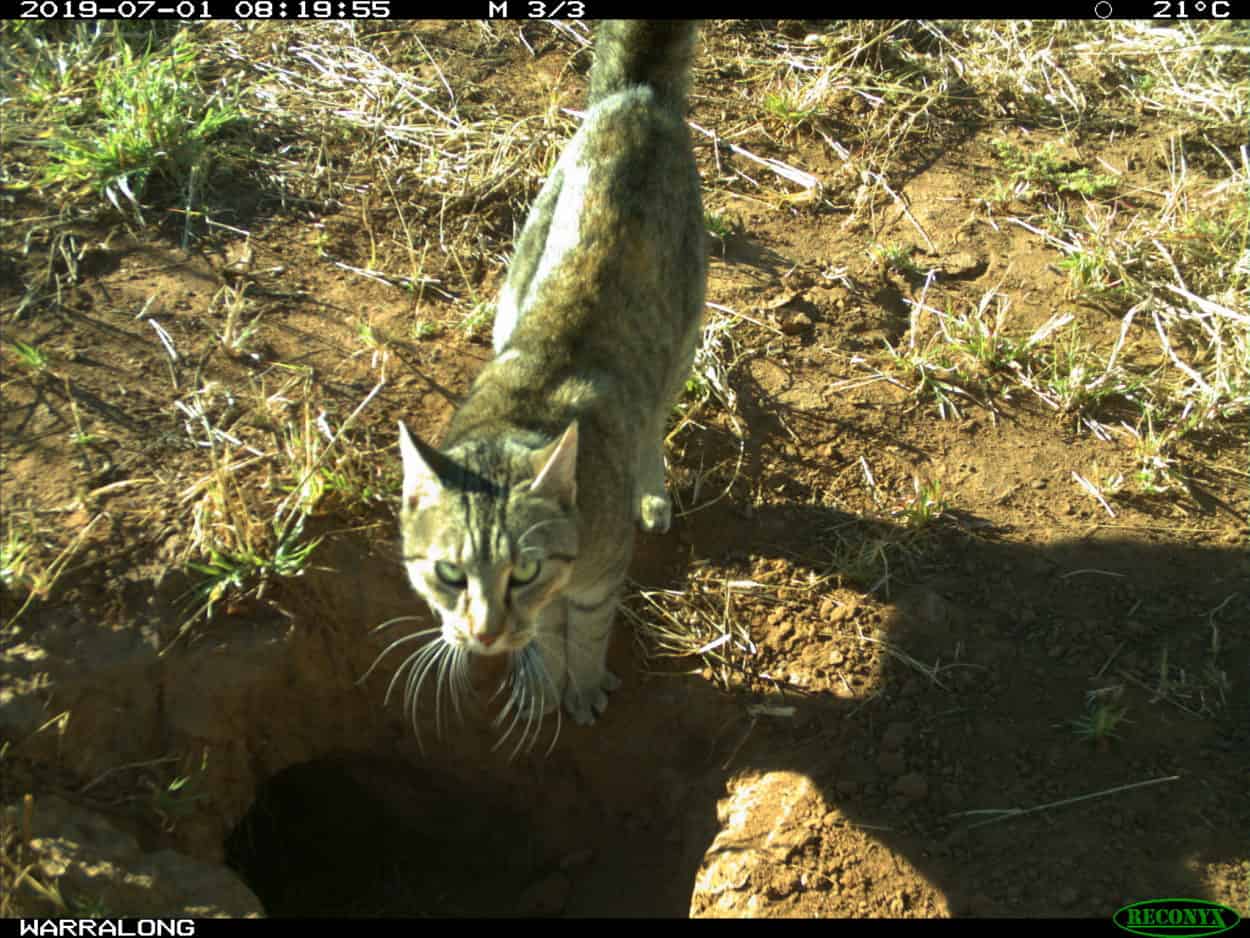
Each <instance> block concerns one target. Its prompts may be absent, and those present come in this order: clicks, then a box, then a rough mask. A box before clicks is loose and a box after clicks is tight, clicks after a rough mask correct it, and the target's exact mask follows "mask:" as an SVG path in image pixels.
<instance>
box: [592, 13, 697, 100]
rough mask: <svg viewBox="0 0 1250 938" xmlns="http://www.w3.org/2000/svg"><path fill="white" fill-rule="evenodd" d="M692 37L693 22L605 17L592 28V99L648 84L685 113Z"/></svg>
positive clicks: (657, 94)
mask: <svg viewBox="0 0 1250 938" xmlns="http://www.w3.org/2000/svg"><path fill="white" fill-rule="evenodd" d="M694 36H695V23H694V21H693V20H604V21H603V22H601V23H600V24H599V25H598V26H597V27H596V34H595V64H594V66H593V67H592V68H591V70H590V103H591V104H592V105H593V104H595V103H596V102H598V101H600V100H602V99H603V98H606V97H608V96H609V95H612V94H616V93H617V92H618V91H624V90H625V89H626V88H630V87H634V86H637V85H646V86H648V87H650V88H651V89H652V90H653V91H654V92H655V94H656V96H657V97H658V98H660V99H661V100H663V101H664V102H666V103H668V104H670V105H672V106H673V107H675V108H676V109H677V110H678V111H679V112H683V113H684V112H685V109H686V89H687V86H688V84H689V81H690V63H691V60H692V59H693V58H694Z"/></svg>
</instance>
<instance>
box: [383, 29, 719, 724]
mask: <svg viewBox="0 0 1250 938" xmlns="http://www.w3.org/2000/svg"><path fill="white" fill-rule="evenodd" d="M694 40H695V28H694V26H693V24H691V23H679V22H639V21H631V22H605V23H602V24H601V25H599V26H598V31H597V36H596V46H595V62H594V66H593V68H592V69H591V73H590V107H589V110H588V111H587V113H586V115H585V118H584V120H583V122H582V125H581V127H580V129H579V130H578V132H577V134H576V135H575V136H574V137H573V139H572V140H571V141H570V143H569V144H568V146H567V148H566V149H565V151H564V153H563V155H562V156H561V158H560V160H559V162H558V163H557V164H556V167H555V169H554V170H553V171H552V173H551V176H550V178H548V179H547V181H546V183H545V185H544V186H543V188H542V190H541V191H540V192H539V194H538V198H537V200H536V201H535V203H534V205H533V207H532V209H531V211H530V214H529V218H528V220H527V221H526V223H525V227H524V229H523V230H522V232H521V236H520V239H519V241H518V242H517V245H516V254H515V256H514V257H513V259H512V263H511V266H510V268H509V271H508V276H507V279H506V282H505V284H504V287H503V289H502V291H501V293H500V296H499V300H498V305H497V309H496V313H495V327H494V348H495V356H496V357H495V358H494V359H493V360H492V361H491V362H490V363H489V364H488V365H487V366H486V368H485V369H484V370H483V371H482V373H481V374H480V375H479V376H478V378H477V380H476V381H475V382H474V384H473V386H472V387H471V388H470V390H469V393H468V395H467V397H466V398H465V400H464V402H463V404H462V405H461V406H460V408H459V409H458V410H457V411H456V413H455V415H454V417H453V418H452V420H451V423H450V425H449V427H448V429H447V432H446V435H445V438H444V440H443V443H442V447H441V448H440V449H439V450H435V449H434V448H432V447H431V446H429V445H427V444H426V443H424V442H422V441H421V440H419V439H415V438H413V437H412V436H411V435H410V434H409V433H408V431H407V429H406V428H405V427H404V425H403V423H402V422H401V423H400V428H399V430H400V432H399V443H400V450H401V452H402V454H403V468H404V482H403V502H402V505H401V515H400V528H401V533H402V538H403V559H404V562H405V565H406V567H407V570H408V575H409V578H410V579H411V581H412V585H413V587H414V588H415V589H416V591H417V592H418V593H419V594H420V595H421V596H422V597H423V598H424V599H425V600H426V601H427V602H428V603H429V605H430V607H431V608H432V609H433V610H434V611H435V612H436V613H437V615H438V617H439V619H440V620H441V628H440V639H439V640H437V641H434V642H432V643H430V644H429V645H427V646H425V647H423V648H422V649H421V650H419V651H418V652H417V653H416V654H414V655H412V656H411V657H410V658H409V659H408V660H407V661H406V662H405V664H404V668H411V670H410V672H409V678H408V682H407V696H408V701H407V703H408V706H409V707H411V708H412V709H413V714H414V723H415V708H416V697H417V695H418V693H419V692H420V688H421V684H422V683H423V682H424V681H425V679H426V678H427V676H429V675H431V674H437V676H438V680H437V690H436V700H438V699H439V698H440V697H441V695H442V692H443V686H444V684H445V683H446V682H448V681H449V683H450V690H451V693H452V698H453V699H452V702H453V703H456V704H457V706H458V702H457V700H456V696H457V695H459V694H460V693H461V692H462V691H463V690H464V688H465V687H466V686H467V685H466V681H465V675H464V672H465V666H466V664H467V661H468V656H469V655H470V654H473V655H508V656H510V659H509V662H508V666H507V674H508V677H507V678H506V686H507V687H509V688H510V696H509V699H508V703H507V706H506V707H505V708H504V712H503V713H502V714H501V715H500V719H502V718H503V717H505V716H506V715H507V714H508V712H509V711H511V712H512V723H511V724H510V725H509V732H510V731H511V728H512V726H515V725H516V723H517V721H518V720H520V721H523V725H524V726H525V730H524V731H523V732H522V735H521V739H522V741H523V740H524V738H525V735H526V733H527V732H528V729H529V727H530V726H531V725H533V724H534V721H535V720H540V719H541V717H542V716H543V715H544V714H547V713H550V712H552V711H553V710H556V709H557V708H558V707H559V705H560V702H561V701H562V702H563V705H564V708H565V710H567V712H568V713H569V715H570V716H571V717H572V718H573V719H574V720H576V721H577V722H578V723H581V724H587V725H588V724H591V723H594V721H595V718H596V716H598V715H600V714H602V713H603V710H604V708H605V707H606V706H607V702H608V698H607V693H608V692H609V691H612V690H614V689H615V688H616V687H617V686H619V683H620V682H619V680H618V679H617V678H616V676H615V675H613V674H612V673H611V672H610V671H608V670H607V668H606V663H605V658H606V655H607V649H608V641H609V637H610V632H611V627H612V620H613V616H614V614H615V611H616V604H617V600H618V596H619V593H620V590H621V583H622V581H623V580H624V578H625V571H626V567H627V566H628V564H629V560H630V555H631V552H632V550H633V540H634V525H635V523H637V524H638V525H639V526H640V527H641V528H642V529H643V530H645V531H649V532H663V531H666V530H668V527H669V523H670V518H671V505H670V502H669V498H668V496H667V494H666V492H665V482H664V453H663V443H664V429H665V422H666V419H667V417H668V415H669V413H670V412H671V409H672V407H673V403H674V400H675V398H676V396H677V395H678V393H679V392H680V391H681V390H682V388H683V386H684V383H685V380H686V378H687V376H688V375H689V373H690V368H691V362H692V360H693V357H694V353H695V348H696V346H697V344H698V341H699V337H700V334H701V323H702V313H703V294H704V285H705V281H706V259H705V254H704V233H703V212H702V207H701V201H700V196H699V177H698V173H697V171H696V169H695V163H694V156H693V153H692V151H691V147H690V138H689V134H688V131H687V129H686V124H685V119H684V111H685V107H686V85H687V81H688V78H689V74H690V62H691V58H692V56H693V49H694ZM413 637H415V636H409V638H413ZM400 671H401V673H402V671H403V668H401V669H400ZM398 678H399V674H397V675H396V679H398ZM392 683H394V682H392ZM506 735H507V734H505V737H506ZM553 742H554V740H553Z"/></svg>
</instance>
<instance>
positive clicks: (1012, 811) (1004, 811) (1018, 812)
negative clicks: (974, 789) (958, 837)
mask: <svg viewBox="0 0 1250 938" xmlns="http://www.w3.org/2000/svg"><path fill="white" fill-rule="evenodd" d="M1179 778H1180V776H1179V775H1168V776H1164V777H1162V778H1152V779H1147V780H1146V781H1144V782H1134V783H1133V784H1131V785H1120V786H1118V787H1116V788H1107V789H1104V790H1103V791H1096V792H1092V793H1091V794H1088V795H1077V796H1076V797H1075V798H1064V799H1063V800H1062V801H1051V802H1049V803H1048V804H1039V805H1036V806H1035V807H1032V808H978V809H977V810H974V811H955V812H954V813H952V814H948V815H946V816H947V817H967V816H968V815H971V814H993V815H996V816H995V817H991V818H986V819H985V820H984V821H977V823H975V824H969V825H968V828H967V829H968V830H972V829H973V828H974V827H984V826H985V825H986V824H997V823H998V822H999V821H1007V820H1011V819H1013V818H1018V817H1024V816H1025V815H1026V814H1036V813H1037V812H1039V811H1049V810H1050V809H1051V808H1062V807H1063V806H1064V805H1069V804H1076V803H1077V802H1078V801H1090V800H1092V799H1094V798H1101V797H1103V796H1104V795H1114V794H1116V793H1118V792H1122V791H1131V790H1132V789H1134V788H1145V787H1146V786H1148V785H1158V784H1161V783H1162V782H1175V781H1176V780H1177V779H1179Z"/></svg>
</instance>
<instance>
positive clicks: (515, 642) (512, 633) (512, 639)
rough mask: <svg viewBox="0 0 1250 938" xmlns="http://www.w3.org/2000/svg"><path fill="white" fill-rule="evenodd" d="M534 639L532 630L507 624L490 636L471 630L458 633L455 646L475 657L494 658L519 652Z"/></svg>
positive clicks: (511, 623) (521, 625) (518, 624)
mask: <svg viewBox="0 0 1250 938" xmlns="http://www.w3.org/2000/svg"><path fill="white" fill-rule="evenodd" d="M533 637H534V633H533V630H532V629H530V628H529V627H528V626H526V625H524V624H521V623H513V622H509V623H506V624H505V625H504V627H503V628H502V629H501V630H500V631H498V632H496V633H494V634H492V635H483V634H480V633H475V632H473V631H471V630H466V631H462V632H459V633H458V634H457V636H456V642H455V644H457V645H459V646H460V647H462V648H466V649H468V650H469V651H471V652H472V653H473V654H475V655H482V656H484V657H494V656H496V655H507V654H511V653H513V652H517V651H521V650H522V649H523V648H525V646H526V645H528V644H529V643H530V642H531V641H532V640H533Z"/></svg>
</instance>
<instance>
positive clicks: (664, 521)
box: [638, 495, 673, 534]
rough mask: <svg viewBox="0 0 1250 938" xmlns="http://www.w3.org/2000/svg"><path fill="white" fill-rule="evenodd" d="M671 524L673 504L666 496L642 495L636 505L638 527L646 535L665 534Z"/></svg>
mask: <svg viewBox="0 0 1250 938" xmlns="http://www.w3.org/2000/svg"><path fill="white" fill-rule="evenodd" d="M672 523H673V503H672V502H670V501H669V500H668V496H667V495H644V496H642V499H641V500H640V502H639V505H638V526H639V527H640V528H642V529H643V530H644V531H646V532H647V533H648V534H667V533H668V529H669V526H670V525H671V524H672Z"/></svg>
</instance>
